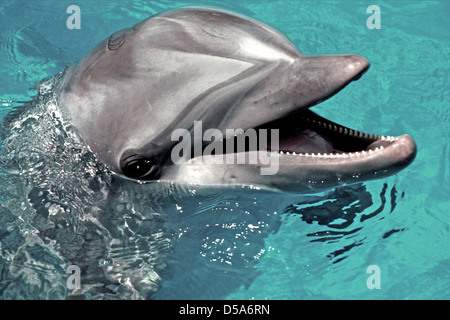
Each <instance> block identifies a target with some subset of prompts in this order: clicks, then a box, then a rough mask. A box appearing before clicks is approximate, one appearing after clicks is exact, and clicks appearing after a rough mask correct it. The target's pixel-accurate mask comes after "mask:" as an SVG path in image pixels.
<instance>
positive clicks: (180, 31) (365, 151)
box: [61, 7, 416, 191]
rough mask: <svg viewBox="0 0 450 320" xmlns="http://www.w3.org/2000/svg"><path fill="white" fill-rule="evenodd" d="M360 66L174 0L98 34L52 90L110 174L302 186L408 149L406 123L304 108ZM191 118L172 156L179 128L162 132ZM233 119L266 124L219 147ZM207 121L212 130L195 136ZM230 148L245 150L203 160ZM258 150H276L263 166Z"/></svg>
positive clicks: (324, 182)
mask: <svg viewBox="0 0 450 320" xmlns="http://www.w3.org/2000/svg"><path fill="white" fill-rule="evenodd" d="M368 68H369V63H368V61H367V60H366V59H365V58H363V57H361V56H358V55H354V54H347V55H321V56H305V55H303V54H301V53H300V52H299V51H298V49H297V48H296V47H295V46H294V45H293V44H292V43H291V42H290V41H289V40H288V39H287V38H286V37H284V36H283V35H282V34H280V33H279V32H278V31H276V30H274V29H273V28H271V27H270V26H268V25H266V24H263V23H261V22H259V21H256V20H253V19H250V18H247V17H244V16H241V15H238V14H235V13H231V12H227V11H223V10H218V9H212V8H203V7H186V8H180V9H176V10H172V11H169V12H165V13H162V14H158V15H155V16H153V17H150V18H148V19H146V20H144V21H143V22H141V23H139V24H137V25H135V26H134V27H132V28H128V29H125V30H121V31H119V32H116V33H115V34H113V35H112V36H110V37H109V38H108V39H106V40H104V41H103V42H101V43H100V44H99V45H98V46H97V47H95V48H94V49H93V50H92V51H91V52H90V53H89V54H88V55H87V56H86V57H84V58H83V59H82V60H81V61H80V62H79V63H78V64H77V65H75V66H73V67H70V68H69V69H68V70H67V72H66V75H65V78H64V80H63V82H62V86H61V101H62V103H63V104H64V105H65V106H66V108H67V109H68V111H69V114H70V117H71V121H72V123H73V126H74V127H75V128H76V129H77V131H78V132H79V134H80V135H81V137H82V138H83V139H84V141H85V142H86V143H87V144H88V145H89V147H90V148H91V150H92V151H93V152H94V153H95V154H96V156H97V158H98V159H99V160H100V161H102V162H104V163H105V164H107V166H108V167H109V168H110V169H111V170H112V171H113V172H115V173H116V174H118V175H121V176H126V177H128V178H131V179H136V180H145V181H147V180H170V181H179V182H188V183H194V184H208V185H210V184H216V185H231V184H257V185H262V186H267V187H270V188H277V189H283V190H295V191H314V190H321V189H324V188H329V187H334V186H338V185H341V184H348V183H354V182H359V181H361V180H367V179H373V178H378V177H383V176H387V175H391V174H394V173H396V172H398V171H399V170H401V169H402V168H404V167H406V166H407V165H408V164H409V163H411V161H412V160H413V159H414V157H415V154H416V146H415V143H414V141H413V140H412V139H411V137H409V136H408V135H403V136H400V137H395V138H394V137H384V136H379V135H375V134H368V133H363V132H360V131H356V130H352V129H350V128H347V127H344V126H342V125H339V124H337V123H334V122H332V121H329V120H327V119H325V118H322V117H320V116H319V115H317V114H315V113H314V112H313V111H311V110H310V107H312V106H313V105H315V104H317V103H319V102H321V101H323V100H326V99H327V98H329V97H331V96H333V95H334V94H335V93H337V92H338V91H339V90H341V89H342V88H343V87H345V86H346V85H347V84H349V83H350V82H352V81H353V80H357V79H359V78H360V77H361V75H362V74H363V73H364V72H365V71H366V70H367V69H368ZM196 123H197V124H198V123H201V126H202V128H201V130H202V131H201V132H200V136H201V137H200V138H199V137H195V138H192V139H190V140H185V142H186V141H188V145H189V146H190V147H191V150H187V149H185V150H184V151H183V157H184V160H185V161H183V162H182V163H175V161H174V159H173V155H174V152H173V151H174V148H176V147H177V146H179V143H180V140H177V139H174V138H173V133H174V132H175V131H176V130H181V132H182V133H184V136H183V135H180V136H178V138H181V139H184V138H186V137H187V135H191V136H192V135H194V136H195V130H196V128H195V124H196ZM231 129H235V130H234V131H233V130H231ZM236 129H242V130H243V131H245V130H254V131H255V132H261V130H266V132H277V134H278V136H277V139H276V141H275V139H268V140H267V142H266V143H259V144H258V145H257V147H253V148H250V147H248V146H247V147H245V148H244V149H243V150H242V149H241V150H237V149H236V148H234V149H232V150H228V149H227V148H225V146H226V145H227V143H228V142H229V141H232V140H234V139H236V137H237V136H239V135H240V134H239V132H238V131H236ZM207 130H214V131H213V132H214V133H215V135H214V136H215V137H217V136H218V133H220V134H221V135H222V138H223V140H221V139H215V140H213V139H210V140H209V141H208V139H206V141H205V139H202V137H204V136H203V135H202V134H203V133H206V132H207ZM274 130H277V131H274ZM236 132H238V133H236ZM257 138H260V137H257ZM186 139H187V138H186ZM260 140H262V139H260ZM198 142H199V143H200V151H204V150H205V148H208V147H209V148H211V146H214V145H215V146H217V147H218V146H220V145H222V146H223V148H215V153H214V154H211V153H210V154H207V155H205V154H204V152H200V153H196V152H194V151H195V150H197V149H198V148H197V145H198ZM196 143H197V144H196ZM196 148H197V149H196ZM188 149H189V148H188ZM220 149H222V152H219V151H217V150H220ZM224 149H226V150H224ZM191 151H192V152H191ZM240 155H243V156H244V158H245V159H249V158H250V157H251V156H255V157H256V159H257V160H256V161H255V162H252V163H250V162H249V161H247V162H245V161H244V162H241V163H239V162H233V163H230V161H228V162H227V161H212V159H215V160H220V159H221V160H227V159H228V160H230V159H233V158H236V157H238V156H240ZM263 156H266V157H268V159H271V160H273V161H276V163H277V170H276V173H274V174H271V175H269V174H267V175H263V174H261V171H260V169H261V168H263V167H267V166H268V163H267V162H263V161H262V160H261V159H263Z"/></svg>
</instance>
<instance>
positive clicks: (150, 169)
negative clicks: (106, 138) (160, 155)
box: [122, 157, 160, 180]
mask: <svg viewBox="0 0 450 320" xmlns="http://www.w3.org/2000/svg"><path fill="white" fill-rule="evenodd" d="M127 160H128V161H127V162H126V163H125V165H124V166H123V168H122V172H123V174H124V175H126V176H127V177H130V178H134V179H139V180H156V179H158V178H159V173H160V166H159V165H158V164H157V163H155V162H154V161H152V160H150V159H145V158H135V157H130V158H129V159H127Z"/></svg>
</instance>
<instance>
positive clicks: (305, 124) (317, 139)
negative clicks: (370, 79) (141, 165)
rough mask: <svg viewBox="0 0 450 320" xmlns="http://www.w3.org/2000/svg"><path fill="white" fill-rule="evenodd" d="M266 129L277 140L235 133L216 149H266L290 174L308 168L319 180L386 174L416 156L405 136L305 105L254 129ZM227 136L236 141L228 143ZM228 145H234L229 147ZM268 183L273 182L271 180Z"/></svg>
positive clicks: (398, 168) (238, 150)
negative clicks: (350, 123) (358, 126)
mask: <svg viewBox="0 0 450 320" xmlns="http://www.w3.org/2000/svg"><path fill="white" fill-rule="evenodd" d="M367 69H368V66H367V67H364V68H362V69H361V70H360V71H359V72H358V73H356V75H355V76H354V77H353V78H352V79H350V80H349V81H346V82H345V83H344V84H343V86H342V88H343V87H345V86H346V85H347V84H348V83H350V82H351V81H355V80H358V79H359V78H360V77H361V76H362V74H363V73H364V72H366V71H367ZM338 91H339V90H337V91H336V92H334V93H333V94H332V95H330V96H329V97H331V96H333V95H334V94H335V93H337V92H338ZM329 97H328V98H329ZM323 100H325V99H323ZM323 100H322V101H323ZM264 129H265V130H266V132H268V131H271V130H272V129H278V136H277V139H278V141H277V143H273V141H271V140H270V138H271V137H270V135H269V137H268V138H269V140H267V143H264V142H263V143H261V142H260V141H258V143H257V144H251V143H248V141H247V140H245V139H242V137H239V135H236V136H234V137H231V139H230V138H228V139H225V140H223V141H220V142H216V143H222V144H223V145H222V147H221V148H219V149H220V150H223V153H224V154H230V153H238V152H243V151H244V152H246V153H247V154H249V153H250V152H263V153H270V154H271V156H276V157H278V160H279V164H280V166H284V168H289V170H288V172H291V173H292V172H295V170H297V171H298V170H302V169H305V168H307V170H309V171H310V172H311V171H315V172H316V173H317V175H316V177H317V179H316V180H320V181H321V182H322V183H323V182H324V181H325V177H326V179H327V181H333V180H334V178H335V179H336V180H341V178H342V180H346V181H351V180H352V178H355V177H356V178H361V177H364V178H367V179H370V177H375V176H377V177H378V178H379V177H382V176H388V175H391V174H393V173H395V172H397V171H400V170H401V169H403V168H404V167H406V166H407V165H408V164H410V163H411V162H412V161H413V160H414V158H415V155H416V145H415V143H414V141H413V139H412V138H411V137H410V136H408V135H402V136H399V137H392V136H382V135H378V134H372V133H366V132H363V131H358V130H355V129H351V128H348V127H346V126H343V125H340V124H338V123H336V122H333V121H330V120H328V119H326V118H324V117H321V116H319V115H318V114H316V113H315V112H313V111H311V110H310V109H309V108H306V109H305V108H302V109H300V111H297V112H294V113H292V114H289V115H287V116H285V117H282V118H280V119H276V120H273V121H270V122H267V123H265V124H262V125H260V126H258V127H256V128H255V131H256V132H260V130H264ZM243 134H244V135H245V133H243ZM272 138H273V137H272ZM230 140H234V141H232V142H231V143H230ZM239 140H240V141H241V142H242V141H246V144H245V150H242V148H241V149H238V148H237V147H236V145H237V144H238V142H239ZM258 140H260V137H259V136H258ZM263 140H264V139H263ZM229 145H231V146H234V148H233V147H231V148H229V147H228V146H229ZM216 155H217V154H216ZM311 176H314V175H311ZM333 177H334V178H333ZM312 180H313V179H311V180H309V181H312ZM354 180H355V181H356V180H357V179H354ZM268 185H271V182H270V181H269V182H268ZM274 186H276V184H274Z"/></svg>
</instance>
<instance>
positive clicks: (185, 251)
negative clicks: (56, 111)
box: [0, 0, 450, 299]
mask: <svg viewBox="0 0 450 320" xmlns="http://www.w3.org/2000/svg"><path fill="white" fill-rule="evenodd" d="M71 4H74V3H72V1H31V0H30V1H5V0H3V1H2V5H1V7H0V21H1V22H0V63H1V65H2V68H1V70H0V103H1V106H0V116H1V117H4V116H5V115H6V114H7V113H8V112H9V111H11V110H12V108H13V107H15V106H18V105H21V104H22V103H23V101H30V100H31V99H32V98H33V97H34V96H35V95H36V94H37V91H38V90H37V87H36V86H35V83H36V82H39V81H40V80H42V79H44V78H48V77H50V76H53V75H54V74H57V73H58V72H60V71H61V70H63V69H64V67H66V66H67V65H70V64H74V63H76V62H77V61H78V60H79V59H80V58H82V57H83V56H84V55H85V54H86V53H87V52H88V51H89V50H90V49H91V48H92V47H94V46H95V45H96V44H97V43H98V42H100V41H101V40H103V39H105V38H106V37H108V36H109V35H110V34H112V33H113V32H115V31H117V30H119V29H122V28H125V27H129V26H131V25H134V24H136V23H137V22H139V21H141V20H142V19H144V18H147V17H148V16H150V15H152V14H154V13H157V12H160V11H163V10H166V9H170V8H174V7H176V6H180V5H191V4H196V5H198V4H207V5H213V6H218V7H222V8H225V9H231V10H233V11H236V12H240V13H243V14H245V15H248V16H251V17H254V18H257V19H258V20H261V21H264V22H266V23H268V24H270V25H272V26H274V27H275V28H277V29H278V30H280V31H281V32H282V33H284V34H285V35H286V36H288V37H289V38H290V39H291V41H292V42H293V43H294V44H295V45H296V46H297V47H298V48H299V49H300V51H302V52H303V53H304V54H307V55H314V54H328V53H356V54H359V55H362V56H364V57H365V58H367V59H368V60H369V61H370V62H371V68H370V70H369V71H368V72H367V73H366V74H365V75H364V76H363V77H362V78H361V79H360V80H359V81H357V82H354V83H352V84H351V85H349V86H348V87H346V88H345V89H344V90H342V91H341V92H340V93H339V94H337V95H336V96H334V97H333V98H331V99H330V100H328V101H325V102H324V103H321V104H320V105H318V106H315V107H314V110H315V111H316V112H318V113H319V114H321V115H323V116H325V117H327V118H330V119H332V120H333V121H336V122H338V123H342V124H344V125H346V126H349V127H351V128H355V129H361V130H364V131H366V132H374V133H378V134H383V135H392V136H395V135H400V134H403V133H408V134H410V135H411V136H412V137H413V138H414V139H415V141H416V143H417V145H418V155H417V158H416V160H415V161H414V162H413V163H412V165H411V166H410V167H408V168H407V169H405V170H404V171H402V172H400V173H399V174H397V175H395V176H393V177H390V178H387V179H382V180H379V181H373V182H368V183H365V184H363V185H357V186H353V187H350V188H343V189H339V190H335V191H331V193H327V194H319V195H310V196H308V197H303V196H298V195H290V194H282V193H270V192H262V191H258V190H252V189H249V190H247V189H246V192H245V193H243V192H242V191H239V192H238V191H233V190H231V191H228V192H215V193H212V194H208V195H196V194H195V193H196V192H195V191H196V190H189V191H190V195H189V196H179V197H178V196H174V195H177V190H176V187H173V188H174V190H175V191H173V190H172V191H171V192H169V193H168V195H169V196H168V199H169V200H167V197H166V199H163V200H161V199H160V198H158V199H157V200H155V199H154V198H151V199H148V197H149V196H148V195H146V196H143V195H142V194H140V191H139V190H138V189H136V188H135V187H136V186H131V187H130V188H129V189H127V188H125V187H126V186H127V185H126V184H125V185H124V186H120V187H117V189H114V184H112V183H111V182H109V180H108V179H109V177H108V175H107V174H106V173H102V174H98V171H99V170H101V167H100V168H99V167H98V166H96V164H95V163H94V161H93V160H92V159H91V158H90V156H89V153H88V152H86V151H84V149H83V146H82V145H78V144H77V141H76V139H75V138H73V139H74V141H73V145H76V146H77V148H78V149H79V150H81V151H79V153H77V155H80V156H83V158H81V159H82V160H83V161H84V163H86V164H85V165H82V166H77V165H73V162H71V161H73V158H74V157H69V156H67V157H61V158H57V160H58V161H59V160H61V161H62V162H61V163H63V164H64V165H66V166H64V165H61V166H60V167H57V168H58V169H57V170H55V163H57V161H53V160H54V159H50V160H49V159H43V158H41V157H43V154H44V153H42V154H41V153H39V152H37V151H36V154H28V155H22V156H19V158H18V159H20V163H19V164H14V165H16V166H17V168H18V169H17V168H16V169H14V170H13V169H11V167H8V165H5V164H4V163H6V160H2V163H3V164H2V168H3V170H2V175H1V178H2V180H1V182H2V186H1V187H0V190H1V192H2V193H1V195H0V196H1V201H2V206H1V210H2V211H1V212H0V214H1V216H0V222H1V223H0V252H1V256H0V277H1V278H0V297H2V298H4V299H7V298H27V299H49V298H64V297H66V296H69V297H70V296H71V291H70V290H69V289H68V288H67V286H66V282H65V281H66V279H67V277H68V274H67V273H66V272H65V270H66V268H67V266H68V265H70V264H77V265H81V266H82V279H81V282H82V283H88V284H89V286H90V288H91V289H89V290H86V292H82V293H79V294H78V295H76V294H75V297H80V295H81V296H82V297H84V298H135V297H152V298H159V299H165V298H189V299H204V298H214V299H315V298H318V299H449V298H450V272H449V270H450V241H449V240H450V198H449V194H450V187H449V183H450V165H449V160H450V148H449V147H448V141H449V122H450V107H449V104H448V102H447V100H448V97H449V96H450V95H449V63H448V61H449V60H450V59H449V58H450V57H449V55H450V38H449V37H448V30H450V22H449V20H448V15H449V14H450V2H449V1H374V2H367V1H349V0H346V1H270V2H269V1H267V2H266V1H203V2H202V1H198V2H188V1H186V2H185V1H179V2H174V1H170V2H169V1H98V2H95V3H94V2H92V1H77V3H76V4H77V5H78V6H79V7H80V9H81V17H82V20H81V29H80V30H69V29H67V27H66V20H67V18H68V16H69V15H68V14H67V13H66V8H67V7H68V6H69V5H71ZM370 4H375V5H377V6H379V7H380V9H381V29H373V30H371V29H368V28H367V26H366V21H367V19H368V18H369V16H370V14H368V13H366V9H367V7H368V6H369V5H370ZM43 96H45V94H44V95H43ZM50 118H51V117H50ZM39 119H40V120H42V121H51V119H53V118H51V119H48V118H47V117H46V115H45V111H42V116H41V117H40V118H39ZM33 126H37V127H33ZM30 128H34V129H33V130H38V129H39V130H40V129H42V128H41V127H39V126H38V125H35V124H32V123H31V124H30ZM17 132H18V136H17V137H16V136H14V138H15V140H12V139H9V140H5V145H6V146H7V147H9V148H13V146H16V148H17V150H21V148H22V149H23V151H24V152H26V151H27V150H31V148H32V147H33V148H37V147H36V145H37V144H39V142H40V141H46V140H45V139H47V135H46V134H44V132H43V131H42V132H40V131H30V130H28V131H26V133H23V132H22V131H20V130H18V131H17ZM21 132H22V133H23V134H22V135H19V134H20V133H21ZM33 132H36V133H37V132H39V135H37V134H36V136H33V135H32V134H31V133H33ZM48 139H50V140H49V141H53V140H52V139H53V138H52V137H49V138H48ZM67 139H69V138H67ZM71 139H72V138H71ZM49 145H50V144H48V145H46V146H49ZM25 146H27V147H29V149H27V148H26V147H25ZM51 146H53V147H54V144H51ZM62 148H63V149H64V148H66V149H64V150H69V151H70V152H73V150H72V149H70V147H67V144H64V146H63V147H62ZM33 150H34V149H33ZM69 151H67V152H69ZM77 152H78V151H77ZM6 154H8V156H6ZM10 154H12V153H8V152H4V153H3V157H4V158H6V159H9V155H10ZM17 154H20V152H19V151H17ZM63 154H64V153H63ZM55 157H56V156H55ZM40 161H41V162H43V163H44V164H43V165H42V166H41V165H40V163H41V162H40ZM28 162H32V163H34V164H33V166H31V165H28V164H27V163H28ZM38 163H39V165H37V164H38ZM69 165H72V167H69ZM52 166H53V167H52ZM5 168H6V169H5ZM52 168H53V169H52ZM93 168H94V169H95V170H94V169H93ZM30 169H36V170H30ZM21 170H22V171H21ZM65 170H66V171H65ZM89 170H94V171H89ZM36 171H39V172H40V174H37V173H36ZM17 172H19V173H20V174H19V173H17ZM60 172H64V174H60ZM85 172H88V173H87V174H86V173H85ZM92 172H94V173H92ZM43 173H46V174H45V175H44V174H43ZM47 173H48V174H47ZM77 173H79V176H83V174H82V173H84V176H83V179H81V178H79V176H76V174H77ZM89 174H91V176H89ZM86 175H87V176H89V177H88V178H86ZM49 177H50V178H49ZM77 179H79V180H77ZM89 179H90V180H89ZM86 181H88V182H86ZM108 188H109V189H108ZM110 189H111V190H112V191H111V190H110ZM93 190H96V191H98V192H96V193H93V192H92V191H93ZM105 190H108V192H106V191H105ZM129 190H132V191H129ZM141 190H142V189H141ZM102 192H103V193H102ZM105 193H108V196H105V197H103V196H102V195H104V194H105ZM198 193H201V192H200V191H199V192H198ZM154 194H158V195H159V193H157V192H154ZM166 195H167V193H165V191H162V192H161V198H164V196H166ZM41 217H44V218H42V219H41ZM243 217H244V218H243ZM160 218H161V219H162V218H166V220H165V221H169V222H162V220H161V219H160ZM52 219H53V220H52ZM96 225H97V226H98V225H100V226H101V227H96ZM168 225H169V226H168ZM166 229H167V230H166ZM161 230H163V231H161ZM44 231H45V232H44ZM172 238H177V239H178V240H177V241H173V239H172ZM105 239H107V240H105ZM74 252H75V253H74ZM80 252H84V253H85V254H84V255H81V254H80ZM91 260H92V261H94V262H92V261H91ZM93 265H95V268H94V267H92V266H93ZM371 265H376V266H378V267H379V270H380V271H381V274H380V278H379V279H380V282H381V288H380V289H368V286H367V280H368V278H369V276H370V274H368V273H367V268H368V267H369V266H371ZM105 279H106V280H105ZM142 279H143V280H142ZM156 287H158V288H159V290H157V292H156V293H153V291H152V290H153V288H156ZM151 294H153V295H151Z"/></svg>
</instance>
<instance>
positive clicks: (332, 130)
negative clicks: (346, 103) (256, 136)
mask: <svg viewBox="0 0 450 320" xmlns="http://www.w3.org/2000/svg"><path fill="white" fill-rule="evenodd" d="M260 128H261V129H262V128H264V129H275V128H277V129H279V130H280V131H279V132H280V133H279V135H280V136H279V143H278V149H276V150H273V148H272V146H271V144H270V143H269V144H268V146H267V149H268V150H271V151H274V152H280V153H282V154H287V155H298V156H311V157H330V158H331V157H340V158H344V157H354V156H358V155H365V154H372V153H373V152H375V151H381V150H383V149H384V147H387V146H389V145H390V144H392V143H393V142H394V141H396V140H397V138H394V137H385V136H380V135H376V134H370V133H365V132H361V131H357V130H354V129H350V128H347V127H345V126H342V125H340V124H337V123H335V122H332V121H330V120H328V119H325V118H323V117H321V116H319V115H317V114H316V113H314V112H312V111H310V110H306V111H303V112H300V113H298V114H296V115H293V116H290V117H287V118H283V119H279V120H276V121H273V122H271V123H268V124H266V125H263V126H261V127H260Z"/></svg>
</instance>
